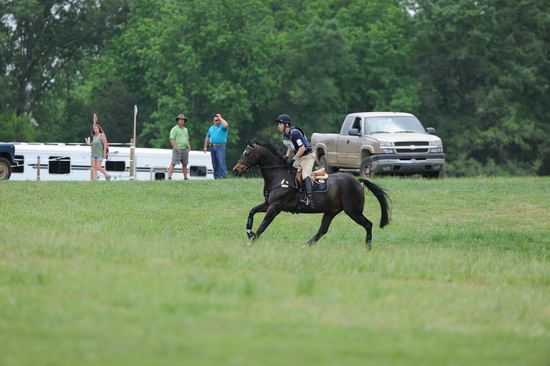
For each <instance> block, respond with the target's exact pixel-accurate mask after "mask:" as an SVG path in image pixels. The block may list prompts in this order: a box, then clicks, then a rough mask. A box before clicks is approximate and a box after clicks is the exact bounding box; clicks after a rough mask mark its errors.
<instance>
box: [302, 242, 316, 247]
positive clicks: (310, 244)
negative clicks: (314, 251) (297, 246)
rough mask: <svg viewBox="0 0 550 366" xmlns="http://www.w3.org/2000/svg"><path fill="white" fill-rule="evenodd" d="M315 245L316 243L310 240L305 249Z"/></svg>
mask: <svg viewBox="0 0 550 366" xmlns="http://www.w3.org/2000/svg"><path fill="white" fill-rule="evenodd" d="M313 244H315V242H314V241H310V240H308V241H307V242H306V243H305V244H304V248H311V247H312V246H313Z"/></svg>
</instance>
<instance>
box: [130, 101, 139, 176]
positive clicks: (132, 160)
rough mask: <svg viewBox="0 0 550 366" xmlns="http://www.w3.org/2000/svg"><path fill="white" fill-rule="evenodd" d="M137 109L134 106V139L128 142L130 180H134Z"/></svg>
mask: <svg viewBox="0 0 550 366" xmlns="http://www.w3.org/2000/svg"><path fill="white" fill-rule="evenodd" d="M137 114H138V107H137V105H134V137H133V138H132V139H131V140H130V180H135V179H136V124H137Z"/></svg>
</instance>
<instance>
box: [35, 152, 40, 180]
mask: <svg viewBox="0 0 550 366" xmlns="http://www.w3.org/2000/svg"><path fill="white" fill-rule="evenodd" d="M36 180H38V181H39V180H40V156H37V157H36Z"/></svg>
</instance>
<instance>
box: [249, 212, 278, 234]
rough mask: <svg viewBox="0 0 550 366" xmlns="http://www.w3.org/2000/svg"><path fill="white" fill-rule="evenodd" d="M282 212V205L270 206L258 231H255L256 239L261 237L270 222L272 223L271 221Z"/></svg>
mask: <svg viewBox="0 0 550 366" xmlns="http://www.w3.org/2000/svg"><path fill="white" fill-rule="evenodd" d="M280 213H281V208H280V207H278V206H274V205H271V206H269V207H268V209H267V212H266V214H265V217H264V220H263V221H262V223H261V224H260V226H259V227H258V231H256V233H255V238H254V239H257V238H259V237H260V235H262V233H263V232H264V231H265V229H267V227H268V226H269V224H271V221H273V219H274V218H275V217H276V216H277V215H278V214H280Z"/></svg>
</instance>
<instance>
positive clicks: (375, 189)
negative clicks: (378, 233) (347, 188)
mask: <svg viewBox="0 0 550 366" xmlns="http://www.w3.org/2000/svg"><path fill="white" fill-rule="evenodd" d="M359 181H360V182H361V183H363V184H364V185H365V186H366V187H367V188H368V189H369V191H371V192H372V194H374V195H375V196H376V198H377V199H378V202H379V203H380V212H381V214H382V217H380V227H384V226H386V225H388V224H389V223H390V215H389V201H390V198H389V196H388V193H386V191H384V189H382V187H379V186H377V185H376V184H374V183H372V182H370V181H368V180H366V179H363V178H359Z"/></svg>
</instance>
